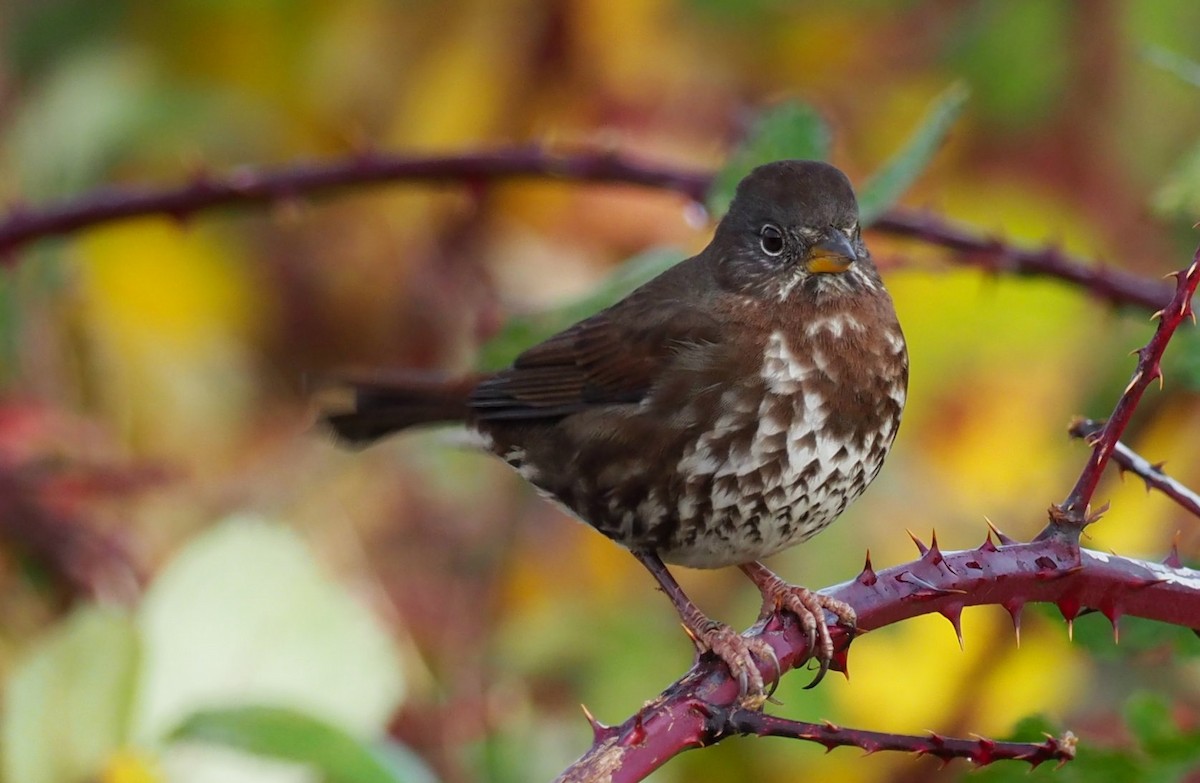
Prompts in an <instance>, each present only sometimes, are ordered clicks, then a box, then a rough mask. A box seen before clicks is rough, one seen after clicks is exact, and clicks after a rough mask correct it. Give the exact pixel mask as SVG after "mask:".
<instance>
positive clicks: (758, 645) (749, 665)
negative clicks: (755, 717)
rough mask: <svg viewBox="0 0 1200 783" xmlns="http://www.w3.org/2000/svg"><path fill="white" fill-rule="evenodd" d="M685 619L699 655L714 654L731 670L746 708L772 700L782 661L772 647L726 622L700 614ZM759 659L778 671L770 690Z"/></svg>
mask: <svg viewBox="0 0 1200 783" xmlns="http://www.w3.org/2000/svg"><path fill="white" fill-rule="evenodd" d="M683 619H684V625H683V627H684V630H686V631H687V633H688V636H690V637H691V638H692V642H693V643H695V645H696V652H697V655H703V654H704V653H707V652H711V653H712V654H713V655H715V656H717V657H718V658H720V659H721V660H722V661H724V662H725V665H726V666H728V667H729V673H730V674H731V675H732V676H733V678H734V679H735V680H737V683H738V704H739V705H740V706H742V707H744V708H746V709H752V710H757V709H761V708H762V705H763V703H764V702H765V701H766V700H767V699H769V698H771V693H773V692H774V691H775V686H776V685H778V683H779V677H780V670H779V658H778V657H777V656H776V655H775V650H774V649H773V648H772V647H771V645H769V644H767V643H766V642H765V641H763V640H762V639H761V638H759V637H757V636H743V635H742V634H740V633H738V632H737V631H735V630H734V629H733V628H731V627H730V626H728V625H726V624H725V623H722V622H718V621H716V620H710V619H708V618H707V617H705V616H704V615H702V614H699V613H697V616H694V617H684V618H683ZM755 658H758V659H760V660H762V661H766V662H768V663H769V664H770V665H771V667H772V668H773V669H774V671H775V675H774V676H773V677H772V678H771V690H770V691H768V690H767V689H766V683H765V682H764V680H763V675H762V672H761V671H760V670H759V668H758V664H757V663H756V662H755V660H754V659H755Z"/></svg>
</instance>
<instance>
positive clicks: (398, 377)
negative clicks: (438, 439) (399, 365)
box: [321, 373, 479, 446]
mask: <svg viewBox="0 0 1200 783" xmlns="http://www.w3.org/2000/svg"><path fill="white" fill-rule="evenodd" d="M478 382H479V379H478V378H455V379H446V378H439V377H434V376H429V375H422V374H419V373H393V374H388V375H373V376H370V377H357V378H344V379H342V380H340V381H338V382H337V383H336V384H330V385H327V386H326V388H325V389H323V390H322V392H321V397H322V398H323V400H322V403H321V407H322V409H323V418H324V420H325V422H326V423H327V424H328V425H329V426H330V427H331V428H332V429H333V431H334V433H336V434H337V436H338V438H340V439H341V440H343V441H345V442H346V443H349V444H352V445H356V446H365V445H367V444H370V443H372V442H374V441H376V440H379V439H380V438H382V437H384V436H387V435H390V434H392V433H393V432H399V431H400V430H403V429H407V428H409V427H415V426H417V425H421V424H450V423H454V422H462V421H465V420H466V419H467V417H468V416H469V414H470V406H469V405H468V399H469V397H470V394H471V390H472V389H474V388H475V386H476V385H477V384H478Z"/></svg>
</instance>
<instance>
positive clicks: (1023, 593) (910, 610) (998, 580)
mask: <svg viewBox="0 0 1200 783" xmlns="http://www.w3.org/2000/svg"><path fill="white" fill-rule="evenodd" d="M1002 540H1003V539H1002ZM921 549H922V551H923V554H922V555H921V557H920V558H918V559H917V560H914V561H912V562H910V563H906V564H904V565H899V566H895V567H893V568H889V569H887V570H885V571H880V572H878V573H877V572H875V571H874V570H873V569H872V568H871V566H870V562H869V560H868V564H867V566H866V568H864V569H863V572H862V573H861V574H859V575H858V577H857V578H855V579H854V580H852V581H849V582H846V583H843V584H840V585H837V586H835V587H832V588H830V589H828V590H826V591H823V592H825V593H826V594H828V595H830V596H832V597H834V598H837V599H840V600H842V601H845V602H847V603H849V604H850V605H851V606H853V607H854V609H855V611H856V612H857V613H858V619H859V628H860V629H861V630H865V631H869V630H872V629H875V628H881V627H883V626H885V625H890V624H892V623H895V622H899V621H901V620H905V619H908V618H910V617H914V616H916V615H920V614H929V613H932V612H936V613H939V614H942V615H943V616H945V617H946V618H947V619H949V620H950V622H951V623H952V624H953V625H954V627H955V629H956V630H957V629H958V627H959V617H960V615H961V613H962V609H963V607H965V606H976V605H981V604H998V605H1000V606H1003V607H1004V608H1005V609H1006V610H1008V611H1009V613H1010V614H1012V616H1013V621H1014V624H1015V625H1016V627H1017V628H1019V627H1020V617H1021V610H1022V608H1023V607H1024V605H1025V604H1026V603H1029V602H1050V603H1054V604H1057V605H1058V607H1059V609H1060V610H1061V611H1062V613H1063V616H1064V617H1065V618H1067V619H1068V620H1073V619H1074V618H1075V617H1076V616H1078V615H1079V614H1080V612H1082V611H1083V610H1084V609H1085V608H1088V609H1095V610H1097V611H1100V612H1102V613H1103V614H1104V615H1105V616H1106V617H1108V618H1109V620H1111V621H1112V622H1114V623H1116V622H1117V620H1118V619H1119V618H1120V617H1121V616H1122V615H1133V616H1137V617H1146V618H1150V619H1155V620H1161V621H1163V622H1168V623H1174V624H1176V625H1181V626H1183V627H1188V628H1190V627H1197V626H1200V571H1193V570H1191V569H1187V568H1177V567H1171V566H1168V565H1164V564H1160V563H1151V562H1147V561H1142V560H1135V559H1132V558H1125V557H1117V556H1115V555H1109V554H1105V553H1102V552H1093V551H1090V550H1081V549H1079V548H1078V547H1076V546H1073V545H1072V544H1070V543H1069V542H1067V541H1062V540H1055V539H1048V540H1044V541H1036V542H1033V543H1028V544H1012V545H1005V546H1000V547H997V546H995V545H994V544H993V543H992V539H991V536H990V535H989V537H988V539H987V540H986V541H985V542H984V543H983V544H982V545H981V546H980V547H978V548H977V549H971V550H965V551H961V552H950V553H942V552H941V551H940V550H939V549H938V548H937V546H936V544H934V545H933V546H932V547H928V548H925V547H921ZM752 630H753V631H754V632H755V633H759V634H761V638H762V639H763V640H764V641H765V642H766V643H768V644H770V645H771V647H772V649H773V650H774V651H775V654H776V656H777V657H778V659H779V664H780V669H781V671H783V672H787V671H788V670H790V669H792V668H793V667H795V666H796V665H797V664H798V663H800V662H803V661H804V660H805V659H806V657H807V654H808V649H807V642H806V640H805V637H804V633H803V631H801V630H800V628H799V627H798V626H797V624H796V623H795V621H794V620H793V619H792V618H791V617H790V616H787V615H784V616H778V615H777V616H775V617H773V618H771V619H770V620H769V621H768V622H767V623H766V625H765V626H763V627H756V628H755V629H752ZM830 634H831V635H832V636H833V637H834V643H835V646H836V647H837V649H838V653H837V658H836V660H835V664H836V665H837V666H838V667H840V668H844V667H845V660H846V659H845V656H846V650H847V648H848V647H849V643H850V637H849V634H848V632H847V631H846V629H844V628H841V627H834V626H831V627H830ZM763 674H764V676H765V677H768V678H769V677H771V676H773V674H774V672H773V671H766V670H765V667H764V671H763ZM737 697H738V684H737V683H736V682H735V681H733V680H732V679H731V678H730V676H729V672H728V670H727V669H726V667H725V666H724V665H722V664H721V663H720V662H719V661H716V660H714V659H713V658H711V657H709V656H706V657H704V658H702V659H700V660H699V661H698V662H697V663H696V664H695V665H694V666H693V667H692V669H691V670H690V671H689V672H688V673H687V674H686V675H684V676H683V677H682V678H680V679H679V680H678V681H677V682H675V683H674V684H673V685H671V686H670V687H669V688H667V689H666V690H665V691H663V692H662V693H661V694H660V695H659V696H658V697H656V698H655V699H653V700H652V701H650V702H649V703H647V704H646V705H645V706H644V707H643V708H642V709H640V710H639V711H638V712H637V714H635V715H633V716H632V717H630V718H629V719H627V720H626V721H624V722H623V723H621V724H620V725H617V726H604V725H602V724H600V723H598V722H595V721H593V728H594V729H595V742H594V743H593V745H592V747H591V748H590V749H589V750H588V751H587V752H586V753H585V754H584V755H583V756H582V757H581V758H580V759H579V760H578V761H576V762H575V763H574V764H573V765H571V766H570V767H569V768H568V769H567V770H566V771H564V772H563V774H562V775H561V776H560V777H559V780H560V781H578V780H605V781H611V783H631V782H632V781H637V780H641V779H643V778H644V777H645V776H646V775H648V774H649V773H650V772H652V771H653V770H655V769H657V768H658V767H660V766H661V765H662V764H664V763H665V762H666V761H667V760H668V759H670V758H672V757H673V756H675V755H677V754H679V753H681V752H683V751H685V750H688V749H690V748H695V747H702V746H706V745H711V744H713V743H715V742H719V741H720V740H722V739H724V738H725V737H727V736H729V735H730V732H729V730H728V725H727V722H725V721H721V720H714V719H713V715H715V714H720V713H721V712H722V711H726V712H728V711H731V710H733V709H734V706H735V702H736V700H737ZM735 728H736V726H735ZM817 741H820V740H817ZM902 746H903V747H909V746H907V745H902ZM860 747H863V746H862V745H861V744H860ZM868 749H869V748H868ZM971 758H972V760H973V761H975V762H976V763H982V762H983V760H984V757H983V756H981V755H975V756H971Z"/></svg>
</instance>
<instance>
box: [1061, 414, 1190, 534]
mask: <svg viewBox="0 0 1200 783" xmlns="http://www.w3.org/2000/svg"><path fill="white" fill-rule="evenodd" d="M1103 429H1104V422H1102V421H1096V420H1095V419H1082V418H1080V419H1076V420H1075V421H1073V422H1071V426H1070V427H1069V428H1068V429H1067V432H1068V433H1069V434H1070V435H1071V437H1073V438H1081V439H1083V440H1086V441H1089V442H1090V441H1091V440H1092V439H1093V438H1095V437H1097V436H1098V435H1099V434H1100V432H1101V431H1102V430H1103ZM1111 459H1112V461H1113V462H1115V463H1117V465H1119V466H1120V468H1121V470H1125V471H1129V472H1130V473H1132V474H1134V475H1135V476H1137V477H1138V478H1140V479H1141V480H1142V481H1144V482H1146V488H1147V489H1156V490H1158V491H1159V492H1161V493H1163V494H1164V495H1166V496H1167V497H1169V498H1170V499H1171V500H1174V501H1175V502H1176V503H1178V504H1179V505H1180V506H1182V507H1183V508H1185V509H1187V510H1188V511H1190V512H1191V513H1192V514H1194V515H1196V516H1198V517H1200V495H1198V494H1196V493H1195V492H1194V491H1193V490H1191V489H1189V488H1188V487H1185V486H1184V485H1183V484H1181V483H1179V482H1178V481H1176V480H1175V479H1173V478H1171V477H1170V476H1168V475H1167V474H1166V473H1164V472H1163V469H1162V465H1161V464H1155V463H1152V462H1150V460H1148V459H1146V458H1145V457H1143V456H1142V455H1141V454H1138V453H1137V452H1136V451H1134V450H1133V449H1131V448H1129V447H1128V446H1126V445H1125V444H1124V443H1122V442H1121V441H1117V443H1116V445H1115V446H1113V451H1112V457H1111Z"/></svg>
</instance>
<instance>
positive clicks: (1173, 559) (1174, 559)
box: [1163, 530, 1183, 568]
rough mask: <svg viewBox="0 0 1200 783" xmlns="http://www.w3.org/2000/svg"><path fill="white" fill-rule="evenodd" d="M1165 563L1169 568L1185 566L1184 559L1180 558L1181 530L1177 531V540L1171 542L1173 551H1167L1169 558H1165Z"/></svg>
mask: <svg viewBox="0 0 1200 783" xmlns="http://www.w3.org/2000/svg"><path fill="white" fill-rule="evenodd" d="M1163 565H1165V566H1167V567H1168V568H1183V561H1182V560H1180V559H1179V531H1178V530H1176V531H1175V540H1174V541H1172V542H1171V551H1170V552H1169V553H1167V558H1166V559H1165V560H1163Z"/></svg>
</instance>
